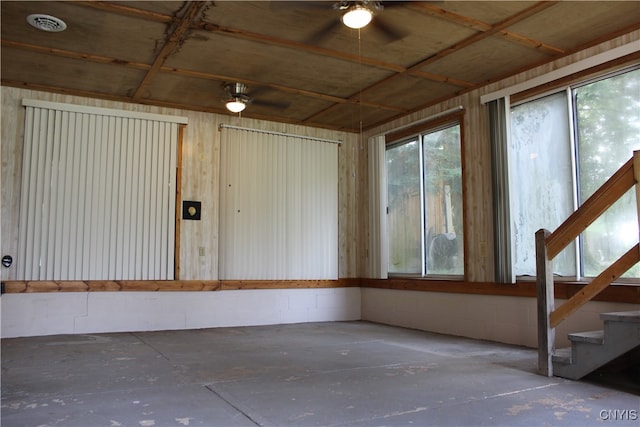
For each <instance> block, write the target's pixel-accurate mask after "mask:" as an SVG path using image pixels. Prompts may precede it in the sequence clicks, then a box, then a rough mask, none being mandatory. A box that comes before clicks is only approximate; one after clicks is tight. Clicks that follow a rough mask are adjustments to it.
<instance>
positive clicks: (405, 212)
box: [386, 123, 464, 276]
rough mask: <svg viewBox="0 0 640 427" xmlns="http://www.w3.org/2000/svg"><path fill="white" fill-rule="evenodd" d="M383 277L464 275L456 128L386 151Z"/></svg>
mask: <svg viewBox="0 0 640 427" xmlns="http://www.w3.org/2000/svg"><path fill="white" fill-rule="evenodd" d="M386 165H387V197H388V227H389V273H391V274H394V273H395V274H412V275H421V276H434V275H435V276H439V275H456V276H462V275H464V240H463V223H464V221H463V209H462V199H463V198H462V166H461V165H462V159H461V138H460V125H459V124H458V123H453V124H448V125H445V126H441V127H438V128H436V129H431V130H429V131H427V132H425V133H422V134H420V135H416V136H415V137H412V138H410V139H408V140H404V141H401V142H398V143H395V144H393V145H390V146H389V147H388V148H387V152H386Z"/></svg>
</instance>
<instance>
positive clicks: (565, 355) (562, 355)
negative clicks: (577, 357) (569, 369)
mask: <svg viewBox="0 0 640 427" xmlns="http://www.w3.org/2000/svg"><path fill="white" fill-rule="evenodd" d="M551 360H552V361H553V362H555V363H566V364H567V365H569V364H571V347H564V348H557V349H556V352H555V353H554V354H553V356H551Z"/></svg>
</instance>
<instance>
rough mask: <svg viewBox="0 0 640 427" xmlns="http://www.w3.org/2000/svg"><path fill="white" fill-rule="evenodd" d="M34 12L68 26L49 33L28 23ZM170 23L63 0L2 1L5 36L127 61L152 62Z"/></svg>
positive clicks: (3, 31)
mask: <svg viewBox="0 0 640 427" xmlns="http://www.w3.org/2000/svg"><path fill="white" fill-rule="evenodd" d="M32 13H44V14H47V15H53V16H55V17H57V18H60V19H62V20H63V21H65V22H66V24H67V29H66V30H65V31H62V32H60V33H48V32H45V31H41V30H38V29H36V28H33V27H32V26H31V25H29V24H28V23H27V22H26V17H27V16H28V15H29V14H32ZM165 30H166V25H165V24H162V23H158V22H152V21H147V20H142V19H136V18H131V17H128V16H122V15H116V14H112V13H104V12H102V11H100V10H97V9H92V8H88V7H84V6H82V5H80V4H74V3H73V2H70V3H62V2H13V1H9V2H6V1H5V2H2V38H3V39H8V40H13V41H21V42H26V43H31V44H36V45H41V46H46V47H55V48H61V47H64V49H66V50H72V51H76V52H84V53H89V54H97V55H105V56H110V57H113V58H117V59H119V60H123V61H141V62H147V63H150V62H152V61H153V58H154V56H155V49H156V47H157V46H156V45H157V43H158V42H162V40H163V39H164V37H165V34H164V33H165Z"/></svg>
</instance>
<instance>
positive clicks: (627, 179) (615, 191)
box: [545, 158, 635, 259]
mask: <svg viewBox="0 0 640 427" xmlns="http://www.w3.org/2000/svg"><path fill="white" fill-rule="evenodd" d="M634 184H635V178H634V176H633V158H631V159H629V161H627V162H626V163H625V164H624V165H623V166H622V167H621V168H620V169H618V171H617V172H616V173H614V174H613V175H612V176H611V178H609V179H608V180H607V182H605V183H604V184H603V185H602V187H600V188H599V189H598V190H597V191H596V192H595V193H593V194H592V195H591V197H589V198H588V199H587V200H586V201H585V202H584V203H583V204H582V205H581V206H580V208H579V209H578V210H577V211H575V212H574V213H573V214H571V215H570V216H569V218H567V220H566V221H565V222H563V223H562V224H561V225H560V226H559V227H558V228H557V229H556V230H555V231H554V232H553V233H551V234H550V235H549V236H548V237H547V238H546V239H545V242H546V244H547V251H548V253H547V256H548V257H549V259H553V258H555V257H556V256H557V255H558V254H559V253H560V252H561V251H562V250H563V249H564V248H565V247H566V246H567V245H568V244H569V243H571V242H573V241H574V240H575V239H576V238H577V237H578V236H579V235H580V233H582V232H583V231H584V230H586V229H587V227H589V225H591V223H593V222H594V221H595V220H596V219H598V217H599V216H600V215H602V213H603V212H605V211H606V210H607V209H608V208H609V207H610V206H611V205H613V204H614V203H615V202H616V201H617V200H618V199H619V198H620V197H622V195H623V194H624V193H626V192H627V191H628V190H629V189H630V188H631V187H633V185H634Z"/></svg>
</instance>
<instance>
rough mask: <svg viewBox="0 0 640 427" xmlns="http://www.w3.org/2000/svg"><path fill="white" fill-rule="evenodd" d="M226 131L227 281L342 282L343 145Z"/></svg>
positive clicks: (222, 268)
mask: <svg viewBox="0 0 640 427" xmlns="http://www.w3.org/2000/svg"><path fill="white" fill-rule="evenodd" d="M221 132H222V135H221V139H222V142H221V162H220V163H221V166H220V174H221V178H220V186H221V188H220V250H219V254H220V255H219V263H220V264H219V273H220V279H222V280H225V279H226V280H311V279H337V277H338V147H337V144H332V143H328V142H323V141H320V140H313V139H308V138H305V137H298V136H293V135H285V134H273V133H266V132H263V131H257V130H252V129H245V128H233V127H229V126H224V127H221Z"/></svg>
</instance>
